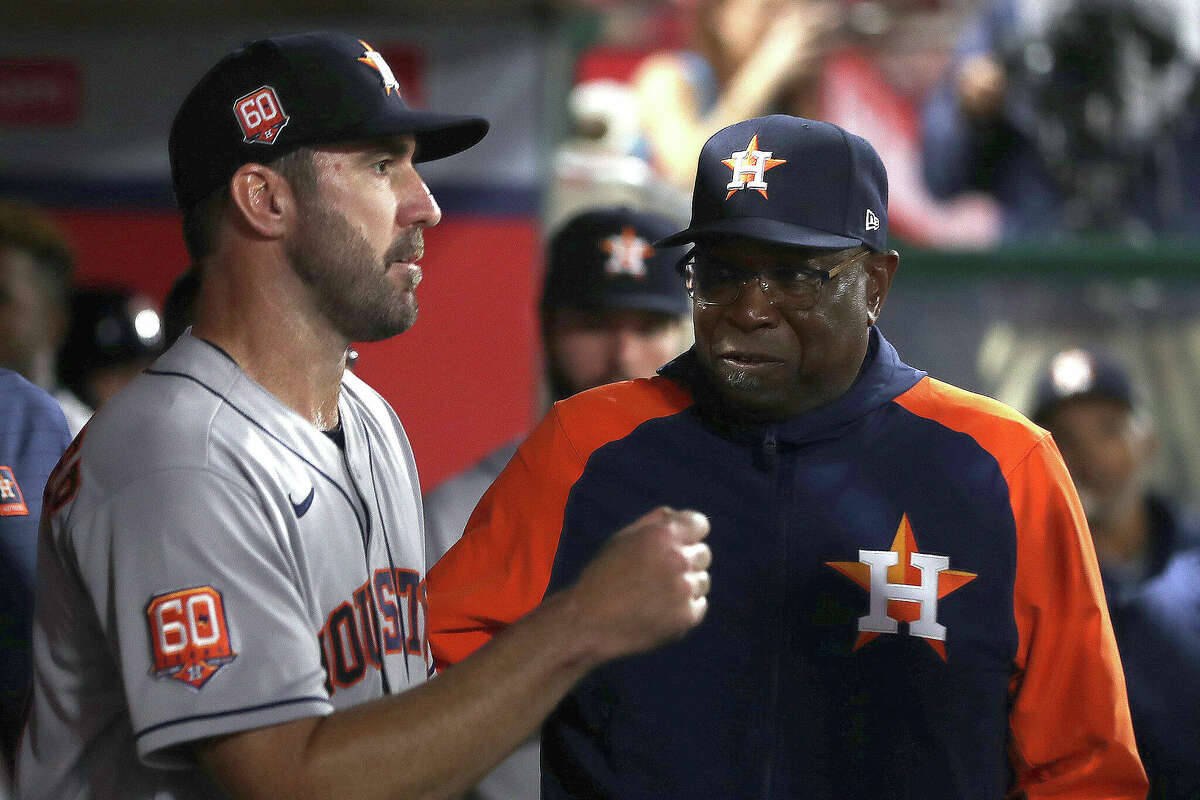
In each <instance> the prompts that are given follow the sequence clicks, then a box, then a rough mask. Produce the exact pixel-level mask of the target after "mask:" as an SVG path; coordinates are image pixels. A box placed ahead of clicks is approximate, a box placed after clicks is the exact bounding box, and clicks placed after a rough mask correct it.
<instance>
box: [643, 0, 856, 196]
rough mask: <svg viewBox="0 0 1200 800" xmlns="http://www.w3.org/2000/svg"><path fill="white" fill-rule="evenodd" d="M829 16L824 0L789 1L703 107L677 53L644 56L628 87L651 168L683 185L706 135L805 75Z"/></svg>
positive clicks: (756, 110)
mask: <svg viewBox="0 0 1200 800" xmlns="http://www.w3.org/2000/svg"><path fill="white" fill-rule="evenodd" d="M835 20H836V14H835V9H834V8H833V7H832V6H830V5H828V4H826V3H820V2H818V3H802V4H791V5H788V6H787V7H786V10H785V12H784V13H782V14H780V15H779V16H778V17H777V18H776V19H774V20H773V21H772V23H771V25H770V26H768V27H767V31H766V33H765V34H764V35H763V37H762V40H761V41H760V42H758V43H756V46H755V47H754V48H752V49H751V51H750V52H749V53H748V54H747V55H746V56H745V60H744V61H743V62H742V63H741V64H740V66H739V67H738V68H737V70H736V71H735V72H734V73H733V75H732V76H730V77H729V80H728V84H727V85H723V86H721V87H720V88H719V93H718V97H717V101H716V103H715V105H714V106H713V107H712V108H711V109H707V110H706V109H703V108H701V99H700V98H699V97H698V96H697V93H696V90H695V88H694V87H693V85H692V83H691V81H689V80H688V77H687V75H686V72H687V70H686V65H685V64H684V63H683V61H682V60H681V59H680V57H679V56H676V55H672V54H662V55H658V56H654V57H652V58H650V59H648V60H647V61H646V63H645V65H644V66H643V67H642V68H641V69H640V70H639V71H638V74H637V75H636V76H635V77H634V88H635V89H636V92H637V98H638V106H639V109H640V115H641V119H642V129H643V132H644V133H645V136H646V138H647V139H648V140H649V143H650V151H651V153H652V154H653V157H654V161H655V166H656V167H657V168H658V169H659V170H660V171H662V173H663V174H664V175H665V176H666V177H667V179H668V180H669V181H671V182H672V183H673V184H675V185H676V186H679V187H680V188H682V189H686V190H690V189H691V188H692V181H693V179H694V178H695V174H696V154H697V153H699V152H700V149H701V148H702V147H703V146H704V142H705V141H707V140H708V137H709V136H711V135H712V134H714V133H716V132H717V131H718V130H720V129H721V128H723V127H725V126H726V125H732V124H733V123H735V122H739V121H741V120H744V119H749V118H751V117H756V116H760V115H762V114H765V113H767V112H768V111H769V108H770V105H771V102H772V101H773V100H774V99H775V98H776V97H778V96H779V94H780V93H781V92H782V91H784V90H785V89H786V88H787V87H789V86H791V85H793V84H795V83H796V82H798V81H802V80H806V79H808V78H810V77H812V75H813V73H814V72H815V71H816V68H817V64H818V63H819V59H820V57H821V56H822V55H824V52H825V45H822V44H819V42H820V40H821V38H822V37H823V36H825V35H826V34H828V33H829V31H830V30H831V29H832V28H833V27H834V24H835ZM738 55H739V56H740V55H741V54H738ZM719 77H720V76H718V78H719Z"/></svg>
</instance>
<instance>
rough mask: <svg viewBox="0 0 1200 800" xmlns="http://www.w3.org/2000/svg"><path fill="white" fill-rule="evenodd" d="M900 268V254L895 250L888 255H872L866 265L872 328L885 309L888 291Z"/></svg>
mask: <svg viewBox="0 0 1200 800" xmlns="http://www.w3.org/2000/svg"><path fill="white" fill-rule="evenodd" d="M899 266H900V254H899V253H897V252H896V251H895V250H889V251H888V252H886V253H872V254H871V255H870V257H869V258H868V259H867V261H866V264H865V271H866V275H867V287H866V289H867V291H866V301H867V325H868V326H871V325H874V324H875V323H876V321H878V319H879V312H880V311H881V310H882V309H883V301H884V300H885V299H887V294H888V291H889V290H890V289H891V288H892V278H894V277H896V270H897V269H898V268H899Z"/></svg>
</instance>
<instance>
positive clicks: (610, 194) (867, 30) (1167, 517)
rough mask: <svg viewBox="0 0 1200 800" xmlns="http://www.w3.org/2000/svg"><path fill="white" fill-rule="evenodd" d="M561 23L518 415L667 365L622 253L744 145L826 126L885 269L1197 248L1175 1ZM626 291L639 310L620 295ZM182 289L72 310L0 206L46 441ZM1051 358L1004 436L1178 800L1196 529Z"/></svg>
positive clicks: (79, 295)
mask: <svg viewBox="0 0 1200 800" xmlns="http://www.w3.org/2000/svg"><path fill="white" fill-rule="evenodd" d="M584 5H585V6H586V7H587V11H588V13H591V14H594V15H595V16H596V17H597V18H598V19H600V20H601V21H602V24H601V27H600V29H599V31H600V32H599V35H598V36H597V37H595V41H594V42H591V43H590V44H589V45H588V47H586V48H585V49H584V50H583V51H582V52H581V54H580V66H581V70H580V74H581V75H582V76H583V79H582V80H580V81H578V82H576V83H575V84H574V85H573V86H572V88H571V89H570V94H569V96H568V97H567V98H566V110H565V112H564V113H565V116H566V117H567V120H568V135H567V136H566V137H565V138H564V139H563V140H562V141H561V142H560V143H559V144H558V146H557V148H556V149H555V151H554V154H553V160H552V163H551V164H550V171H549V173H548V174H549V178H548V183H547V185H546V186H545V187H544V189H545V196H546V202H545V204H544V209H545V210H544V212H543V219H542V222H543V231H544V234H545V238H546V241H547V243H548V244H547V253H546V264H547V272H546V276H545V283H544V291H543V295H542V299H541V302H540V305H539V306H538V309H537V311H538V313H539V315H540V318H541V324H542V327H541V332H542V341H543V344H544V346H545V348H546V350H547V358H546V364H547V372H546V375H545V387H544V391H543V392H542V397H543V398H544V399H558V398H562V397H565V396H568V395H569V394H571V393H574V392H576V391H579V390H581V389H584V388H587V387H589V386H592V385H596V384H598V383H603V382H606V381H609V380H619V379H624V378H627V377H636V376H640V375H649V374H652V373H653V371H654V369H655V368H656V367H657V366H659V365H661V364H662V363H664V362H665V361H667V360H669V359H670V358H671V357H672V356H674V355H675V354H677V353H678V352H680V351H681V350H683V349H686V347H687V345H688V339H687V324H686V315H687V302H686V296H685V295H684V293H683V290H682V286H681V285H675V284H674V283H673V282H674V281H675V279H676V275H675V274H674V266H675V260H676V258H677V256H678V254H672V255H674V256H675V257H676V258H670V259H669V258H667V254H665V253H664V254H657V255H655V254H654V253H653V249H652V248H650V247H649V245H648V242H649V241H653V240H654V239H655V238H656V237H658V236H660V235H662V232H663V231H668V230H670V229H671V228H672V226H673V225H677V224H678V223H679V222H680V221H682V220H684V219H686V217H687V213H688V198H689V194H690V190H691V187H692V183H693V180H694V179H695V164H696V154H697V153H698V152H699V150H700V148H701V145H702V144H703V143H704V141H705V140H706V139H707V138H708V137H709V136H710V135H711V134H712V133H714V132H716V131H717V130H719V129H720V128H722V127H724V126H726V125H727V124H730V123H732V122H735V121H738V120H742V119H746V118H748V117H753V116H759V115H765V114H771V113H782V114H792V115H797V116H803V117H809V118H815V119H825V120H829V121H832V122H836V123H838V124H840V125H842V126H843V127H845V128H847V129H848V130H851V131H853V132H855V133H858V134H860V135H862V136H864V137H865V138H867V139H868V140H870V141H872V142H873V143H875V144H876V146H877V147H878V149H879V152H880V154H881V156H882V157H883V159H884V161H885V163H886V165H887V168H888V172H889V175H890V176H891V180H892V184H891V187H890V190H891V199H890V217H891V221H892V230H893V233H894V236H895V238H896V239H897V240H899V241H900V242H902V243H903V244H902V245H901V246H903V245H915V246H922V247H976V248H980V247H988V246H995V245H998V244H1011V243H1046V242H1062V241H1066V240H1076V239H1081V238H1084V239H1087V238H1090V237H1103V238H1105V239H1110V240H1116V241H1118V242H1120V243H1123V244H1126V245H1131V246H1140V245H1145V244H1147V243H1152V242H1160V241H1165V240H1172V241H1174V240H1178V241H1187V240H1189V239H1197V240H1198V241H1200V12H1197V11H1196V9H1195V4H1194V0H986V1H981V2H977V3H966V2H958V3H955V2H950V0H679V2H675V3H627V4H605V3H598V4H584ZM584 66H586V67H587V69H583V67H584ZM766 155H767V157H769V155H770V154H769V153H768V154H766ZM1198 246H1200V245H1198ZM584 252H586V253H587V255H586V256H583V255H580V254H581V253H584ZM668 262H669V263H668ZM537 268H538V265H534V264H531V265H530V269H537ZM639 271H640V272H641V273H642V274H646V273H647V271H648V274H649V275H650V277H651V278H652V279H653V280H656V281H658V283H657V284H656V285H655V286H653V287H651V288H647V287H645V286H642V285H641V284H639V288H637V289H636V290H634V289H629V288H628V286H626V283H628V275H629V274H630V273H631V272H632V273H637V272H639ZM614 281H615V283H614ZM622 281H624V283H623V282H622ZM631 285H632V284H631ZM195 287H196V275H195V274H194V273H192V272H187V273H185V274H184V275H183V276H181V278H180V280H179V282H178V283H177V284H176V289H175V290H174V291H173V292H172V294H171V296H170V297H169V298H168V299H167V302H166V306H165V307H166V311H165V312H164V311H163V309H162V308H160V307H159V306H158V305H157V304H156V303H155V302H154V301H152V300H151V299H150V298H148V297H147V296H145V295H144V294H143V293H142V292H141V291H140V290H139V287H128V286H115V285H96V284H93V283H90V282H89V281H87V280H86V279H84V278H82V277H81V276H79V275H77V274H76V273H75V254H74V251H73V246H72V244H71V242H70V241H69V240H68V238H67V236H66V235H65V234H64V232H63V231H62V230H61V229H60V228H59V226H58V225H57V224H56V223H55V221H54V218H53V217H52V216H51V215H50V214H49V213H48V212H47V211H46V210H44V209H39V208H37V207H35V206H33V205H30V204H28V203H26V202H23V201H20V200H16V199H10V200H0V367H3V368H4V369H5V370H10V371H12V372H15V373H18V374H19V375H21V376H23V377H24V378H25V379H26V380H27V381H28V382H29V383H31V384H33V385H34V386H37V387H40V388H41V389H42V390H44V391H45V392H47V393H48V394H50V395H51V396H52V397H53V398H54V399H55V400H56V401H57V402H58V404H59V406H60V407H61V409H62V412H63V414H64V416H65V418H66V421H67V423H68V426H69V430H70V434H71V435H72V436H74V435H75V434H77V433H78V432H79V430H80V429H81V428H82V427H83V425H84V424H85V423H86V421H87V419H88V417H89V416H90V414H91V413H92V412H93V411H94V410H95V409H96V408H99V407H100V406H102V405H103V404H104V403H105V402H106V401H107V400H108V399H109V398H111V397H112V396H113V395H114V394H115V393H116V392H118V391H120V389H121V387H122V386H123V385H124V384H125V383H127V382H128V381H129V380H130V379H132V377H133V376H135V375H136V374H137V373H138V372H140V371H141V370H143V369H145V368H146V367H147V366H148V365H149V364H150V363H151V362H152V361H153V360H154V359H155V358H156V357H157V356H158V355H159V354H160V353H161V352H162V351H163V350H164V349H165V347H166V346H167V345H168V344H169V343H170V341H172V340H173V339H174V338H175V337H177V336H178V335H179V333H180V332H181V331H182V330H183V329H184V327H186V325H187V324H188V319H189V316H190V298H191V297H192V296H194V292H195ZM1077 345H1078V346H1076V347H1071V348H1068V349H1066V350H1065V351H1063V352H1061V353H1058V354H1056V355H1055V356H1054V357H1053V359H1051V360H1050V361H1049V362H1047V363H1046V364H1044V365H1043V368H1042V371H1041V372H1039V374H1038V375H1037V376H1031V377H1032V378H1033V382H1034V383H1035V384H1036V387H1035V391H1034V393H1033V396H1032V399H1031V400H1030V402H1029V404H1028V406H1027V407H1026V408H1025V409H1023V410H1024V411H1026V412H1027V413H1028V414H1029V415H1030V416H1031V418H1032V419H1034V420H1035V421H1036V422H1038V423H1039V424H1040V425H1042V426H1043V427H1045V428H1046V429H1048V430H1050V431H1051V432H1052V433H1053V434H1054V436H1055V440H1056V441H1057V443H1058V446H1059V447H1060V449H1061V450H1062V453H1063V455H1064V457H1065V459H1066V462H1067V464H1068V467H1069V469H1070V471H1071V475H1072V478H1073V480H1074V481H1075V483H1076V485H1077V488H1078V489H1079V491H1080V495H1081V497H1082V498H1083V500H1084V507H1085V510H1086V511H1087V515H1088V522H1089V525H1090V528H1091V531H1092V534H1093V537H1094V540H1095V547H1096V550H1097V553H1098V555H1099V557H1100V563H1101V567H1102V570H1103V572H1104V578H1105V582H1106V591H1107V594H1108V598H1109V603H1110V611H1111V614H1112V616H1113V620H1114V624H1115V626H1116V632H1117V636H1118V642H1119V645H1120V648H1121V654H1122V657H1123V659H1124V661H1125V665H1126V671H1127V680H1128V684H1129V694H1130V699H1131V704H1132V707H1133V715H1134V723H1135V726H1136V731H1137V735H1138V740H1139V746H1141V747H1143V748H1144V749H1143V753H1142V755H1143V759H1144V761H1145V765H1146V768H1147V771H1148V773H1149V775H1150V778H1151V785H1152V792H1151V797H1152V798H1196V797H1200V771H1198V770H1197V767H1196V758H1195V756H1196V754H1197V753H1200V711H1197V709H1200V696H1197V691H1198V689H1197V687H1200V550H1198V549H1197V548H1200V525H1197V523H1195V522H1194V521H1193V520H1192V517H1191V515H1190V514H1189V512H1188V511H1187V510H1186V509H1184V508H1183V507H1182V503H1181V502H1180V501H1181V500H1182V499H1184V498H1180V497H1169V496H1165V495H1164V494H1163V493H1162V492H1161V491H1159V490H1156V488H1155V487H1154V486H1153V480H1152V478H1151V476H1152V474H1153V465H1154V463H1155V458H1156V457H1157V455H1158V454H1159V452H1160V450H1159V449H1157V447H1158V446H1157V445H1156V442H1157V441H1158V440H1157V439H1156V436H1155V420H1154V419H1153V418H1151V417H1150V415H1149V413H1148V412H1147V405H1146V404H1145V403H1144V402H1142V401H1141V400H1140V397H1141V396H1142V395H1143V394H1145V393H1147V392H1151V391H1153V389H1154V387H1153V386H1149V385H1147V386H1140V387H1139V386H1137V385H1135V382H1134V381H1133V379H1132V378H1131V374H1132V373H1134V372H1137V370H1136V369H1132V368H1131V365H1128V364H1123V363H1121V361H1120V360H1119V359H1116V358H1114V357H1113V356H1112V355H1111V354H1108V353H1103V352H1099V351H1094V350H1091V349H1088V345H1089V342H1087V341H1080V342H1078V343H1077ZM514 447H515V444H509V445H505V447H504V448H502V449H501V451H498V452H497V453H495V454H492V455H491V456H489V458H490V459H491V462H492V463H491V465H490V466H488V464H487V463H485V464H483V465H476V468H483V469H484V472H485V474H486V475H485V477H483V478H480V477H478V476H477V477H475V478H471V476H470V475H467V476H465V478H464V476H459V477H458V478H456V480H457V481H458V482H457V483H455V481H450V482H448V483H447V484H446V485H445V486H444V487H443V488H442V489H441V490H440V491H439V492H434V493H433V495H432V501H431V502H432V505H431V507H432V508H433V509H434V512H433V513H431V514H430V516H429V522H430V526H431V546H433V547H434V548H436V550H437V552H432V553H431V554H430V559H431V563H432V560H433V559H434V558H436V557H437V556H438V555H440V553H441V551H444V550H445V549H446V548H447V547H449V546H450V544H452V543H453V541H454V540H455V539H456V538H457V536H458V535H459V534H460V533H461V529H462V525H463V524H464V523H465V520H466V515H467V513H468V512H469V511H470V509H471V508H472V507H473V506H474V503H475V501H476V500H477V499H478V497H479V496H480V495H481V494H482V492H483V489H484V488H486V486H487V485H488V484H489V483H490V478H491V477H494V475H495V473H496V472H498V470H499V467H500V466H503V464H504V463H505V462H506V461H507V460H508V457H509V456H510V455H511V453H512V451H513V449H514ZM485 461H486V460H485ZM5 468H7V467H5ZM0 478H3V476H0ZM9 478H11V476H9ZM3 485H4V486H5V487H7V485H8V484H7V483H5V484H3ZM20 488H21V490H22V491H23V493H24V496H25V497H26V498H29V497H30V496H37V495H40V494H41V487H40V486H33V485H27V484H26V483H24V482H22V483H21V486H20ZM427 501H428V499H427ZM2 519H3V521H4V523H5V525H6V527H4V528H3V529H0V533H2V536H0V548H2V549H0V562H2V563H0V567H2V568H3V570H4V572H3V575H4V590H3V594H2V595H0V602H3V603H4V607H3V608H0V659H2V662H0V664H2V668H0V675H2V676H3V683H2V685H0V690H2V691H3V696H2V697H0V711H2V712H3V731H2V733H3V745H4V752H3V756H4V758H5V759H9V758H11V754H12V748H13V747H14V742H15V738H16V736H17V735H18V732H19V729H20V718H21V711H22V708H23V697H24V692H25V690H26V685H25V684H26V682H27V680H28V675H29V667H28V639H29V617H28V609H29V608H30V598H31V597H32V592H33V586H32V574H33V566H32V559H33V557H34V555H33V549H32V545H31V543H30V541H29V540H28V538H27V537H29V536H31V535H32V533H31V531H30V530H29V529H28V528H24V529H21V530H20V531H17V530H16V529H15V528H12V527H11V526H7V525H8V522H9V520H10V518H8V517H4V518H2ZM434 533H436V536H434V535H433V534H434ZM18 536H24V537H26V539H25V540H23V541H17V540H16V537H18ZM17 562H19V563H17ZM522 759H523V760H519V761H518V762H514V764H513V765H510V767H508V769H510V770H514V771H515V772H513V774H512V775H510V776H509V777H507V778H503V777H502V778H501V779H499V780H500V781H501V782H500V783H499V784H497V785H498V786H500V787H501V788H493V789H491V790H489V789H488V787H487V785H486V784H485V786H484V787H482V788H481V789H480V790H479V793H480V794H479V796H480V797H484V796H488V797H491V796H507V797H509V798H517V800H520V797H523V796H531V797H532V796H535V795H532V794H529V795H518V794H517V793H518V792H524V791H529V792H532V791H534V790H533V789H532V788H531V787H532V785H533V784H532V783H531V782H530V776H531V774H532V773H531V771H532V770H535V769H536V752H535V753H534V754H533V755H530V754H529V753H528V752H526V753H525V755H524V756H522ZM522 770H524V772H522ZM504 781H508V782H504ZM514 787H518V788H514Z"/></svg>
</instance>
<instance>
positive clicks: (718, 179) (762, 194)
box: [656, 114, 888, 252]
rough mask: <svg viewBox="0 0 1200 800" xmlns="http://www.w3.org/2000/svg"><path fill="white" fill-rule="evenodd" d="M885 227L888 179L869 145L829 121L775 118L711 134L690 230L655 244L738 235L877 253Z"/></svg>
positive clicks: (883, 243) (700, 167) (884, 245)
mask: <svg viewBox="0 0 1200 800" xmlns="http://www.w3.org/2000/svg"><path fill="white" fill-rule="evenodd" d="M747 142H748V143H749V144H746V143H747ZM743 145H744V146H743ZM785 165H786V166H785ZM778 167H782V168H781V169H777V168H778ZM730 171H732V173H733V174H732V176H731V175H730ZM768 171H770V172H769V174H768ZM768 183H769V184H770V189H769V191H768V186H767V184H768ZM746 189H753V190H754V191H745V190H746ZM887 227H888V225H887V173H886V172H885V171H884V168H883V162H882V161H881V160H880V159H879V155H878V154H877V153H876V152H875V149H874V148H873V147H871V145H870V143H868V142H867V141H866V140H865V139H863V138H862V137H860V136H855V135H854V134H852V133H849V132H848V131H845V130H843V129H842V128H839V127H838V126H837V125H832V124H830V123H828V122H818V121H816V120H809V119H803V118H801V117H791V116H787V115H784V114H773V115H771V116H768V117H757V118H755V119H748V120H745V121H744V122H738V123H736V124H734V125H730V126H729V127H727V128H724V129H722V130H720V131H718V132H717V133H715V134H713V136H712V137H711V138H710V139H709V140H708V141H707V142H706V143H705V145H704V148H703V149H702V150H701V151H700V160H699V164H698V165H697V168H696V188H695V191H694V192H693V194H692V220H691V224H690V225H689V226H688V227H687V229H686V230H683V231H680V232H679V233H677V234H674V235H672V236H668V237H667V238H665V239H663V240H661V241H659V242H657V243H656V245H657V246H670V245H676V244H683V243H685V242H697V241H704V240H711V239H714V238H724V237H740V238H746V239H752V240H756V241H761V242H769V243H773V244H780V245H786V246H794V247H812V248H819V249H829V250H841V249H846V248H850V247H857V246H859V245H864V244H865V245H866V246H867V247H870V248H871V249H872V250H875V251H878V252H882V251H885V250H886V249H887Z"/></svg>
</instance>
